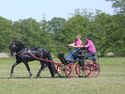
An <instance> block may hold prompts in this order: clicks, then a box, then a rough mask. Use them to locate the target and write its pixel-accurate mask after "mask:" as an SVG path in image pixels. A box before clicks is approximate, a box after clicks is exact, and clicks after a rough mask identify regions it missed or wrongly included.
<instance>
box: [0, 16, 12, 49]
mask: <svg viewBox="0 0 125 94" xmlns="http://www.w3.org/2000/svg"><path fill="white" fill-rule="evenodd" d="M12 35H13V33H12V22H11V21H10V20H7V19H5V18H3V17H0V42H1V43H0V51H7V50H8V47H9V41H10V39H11V36H12Z"/></svg>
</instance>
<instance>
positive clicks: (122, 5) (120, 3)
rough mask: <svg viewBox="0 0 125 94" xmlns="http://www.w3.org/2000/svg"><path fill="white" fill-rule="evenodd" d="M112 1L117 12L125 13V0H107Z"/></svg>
mask: <svg viewBox="0 0 125 94" xmlns="http://www.w3.org/2000/svg"><path fill="white" fill-rule="evenodd" d="M106 1H111V2H112V7H113V8H114V9H115V12H116V13H117V14H123V15H124V14H125V0H106Z"/></svg>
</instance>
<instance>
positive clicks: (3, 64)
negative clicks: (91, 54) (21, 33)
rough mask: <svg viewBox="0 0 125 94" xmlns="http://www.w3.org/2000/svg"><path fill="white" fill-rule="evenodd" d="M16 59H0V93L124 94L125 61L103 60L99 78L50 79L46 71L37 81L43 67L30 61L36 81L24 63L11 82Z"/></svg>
mask: <svg viewBox="0 0 125 94" xmlns="http://www.w3.org/2000/svg"><path fill="white" fill-rule="evenodd" d="M14 62H15V59H13V58H8V59H0V94H124V91H125V58H124V57H112V58H100V59H99V62H100V65H101V73H100V75H99V76H98V77H97V78H84V77H82V78H58V77H57V78H51V77H50V73H49V71H48V69H45V70H44V71H43V72H42V74H41V78H38V79H35V78H34V77H35V74H36V73H37V71H38V69H39V67H40V64H39V62H37V61H35V62H30V63H29V64H30V67H31V71H32V73H33V78H32V79H29V78H28V72H27V70H26V68H25V66H24V65H23V64H20V65H18V66H17V67H16V68H15V74H14V77H13V78H12V79H8V77H9V73H10V69H11V66H12V64H13V63H14Z"/></svg>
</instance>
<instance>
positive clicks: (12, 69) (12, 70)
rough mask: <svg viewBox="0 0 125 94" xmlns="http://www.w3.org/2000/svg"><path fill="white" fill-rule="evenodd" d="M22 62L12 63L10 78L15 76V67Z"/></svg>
mask: <svg viewBox="0 0 125 94" xmlns="http://www.w3.org/2000/svg"><path fill="white" fill-rule="evenodd" d="M19 63H20V62H16V63H14V64H13V65H12V67H11V72H10V78H12V76H13V73H14V68H15V67H16V65H18V64H19Z"/></svg>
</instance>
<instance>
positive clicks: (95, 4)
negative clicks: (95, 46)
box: [0, 0, 113, 21]
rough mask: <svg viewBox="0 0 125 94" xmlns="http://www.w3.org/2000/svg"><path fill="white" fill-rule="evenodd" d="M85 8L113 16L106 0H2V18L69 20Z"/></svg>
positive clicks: (0, 7)
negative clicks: (57, 18)
mask: <svg viewBox="0 0 125 94" xmlns="http://www.w3.org/2000/svg"><path fill="white" fill-rule="evenodd" d="M84 8H85V9H91V10H95V9H99V10H101V11H103V12H106V13H108V14H113V8H112V3H111V2H106V1H105V0H0V16H2V17H4V18H6V19H9V20H12V21H17V20H20V19H27V18H30V17H31V18H34V19H36V20H37V21H41V20H42V19H43V18H44V17H45V19H46V20H51V18H53V17H62V18H65V19H67V18H68V17H69V16H70V15H71V14H70V13H74V10H75V9H84Z"/></svg>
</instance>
